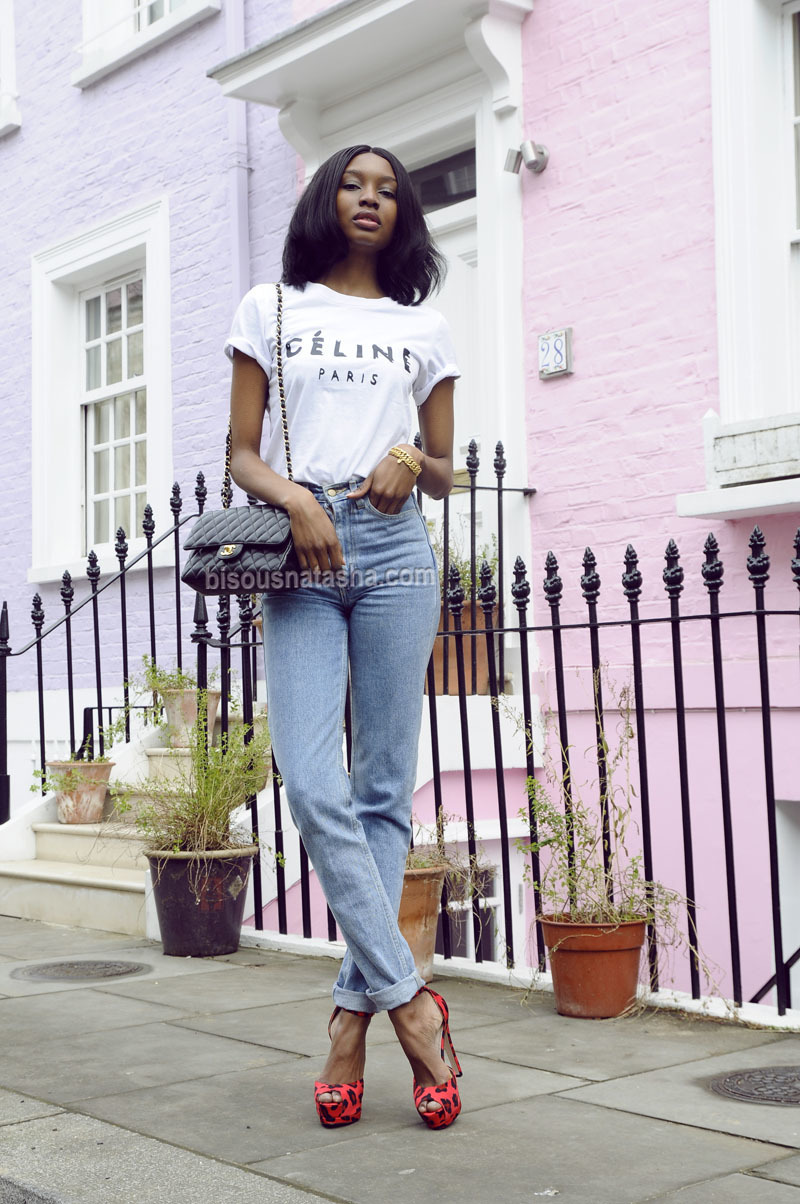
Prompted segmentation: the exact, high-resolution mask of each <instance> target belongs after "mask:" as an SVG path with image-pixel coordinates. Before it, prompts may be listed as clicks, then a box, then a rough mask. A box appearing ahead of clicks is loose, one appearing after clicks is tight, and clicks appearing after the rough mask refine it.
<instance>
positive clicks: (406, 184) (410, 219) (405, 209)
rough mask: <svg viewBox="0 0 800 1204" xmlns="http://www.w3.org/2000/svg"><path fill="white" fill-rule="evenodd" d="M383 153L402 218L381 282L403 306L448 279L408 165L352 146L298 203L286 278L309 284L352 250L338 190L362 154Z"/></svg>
mask: <svg viewBox="0 0 800 1204" xmlns="http://www.w3.org/2000/svg"><path fill="white" fill-rule="evenodd" d="M370 152H371V153H372V154H374V155H380V157H381V158H382V159H386V161H387V162H388V163H390V164H391V166H392V170H393V172H394V174H395V178H396V180H397V222H396V225H395V228H394V234H393V236H392V240H391V242H390V243H389V245H388V246H387V247H385V248H384V250H383V251H381V252H380V254H379V256H378V264H377V269H378V284H379V285H380V287H381V288H382V289H383V291H384V292H385V293H386V295H387V296H389V297H391V298H392V300H394V301H398V302H399V303H400V304H401V305H419V303H420V301H424V300H425V298H426V297H428V296H430V294H431V293H433V292H435V291H436V289H437V288H439V286H440V285H441V283H442V281H443V280H444V275H445V262H444V259H443V258H442V255H441V254H440V253H439V251H437V249H436V247H435V246H434V244H433V240H432V239H431V236H430V233H429V232H428V227H427V225H426V223H425V217H424V215H423V212H422V206H421V204H420V202H419V198H418V197H417V194H416V192H415V191H414V186H413V184H412V183H411V179H410V177H409V174H408V172H407V171H406V169H405V168H404V167H403V164H402V163H401V162H400V160H399V159H398V158H397V156H396V155H393V154H392V153H391V151H387V150H383V149H382V148H381V147H379V146H346V147H344V149H343V150H340V151H336V153H335V154H333V155H331V157H330V158H329V159H326V160H325V162H324V163H323V164H322V165H321V167H319V168H318V169H317V171H316V172H315V173H314V176H313V178H312V180H311V183H310V184H309V185H308V187H307V188H306V190H305V192H304V193H303V195H302V196H301V197H300V200H299V201H298V202H297V206H296V208H295V211H294V213H293V214H292V220H291V221H290V222H289V230H288V232H287V235H286V242H285V243H284V245H283V276H282V279H283V283H284V284H292V285H294V286H295V288H301V289H302V288H305V286H306V285H307V284H308V283H309V281H312V280H319V279H320V277H321V276H324V275H325V274H326V272H329V271H330V269H331V268H332V267H333V265H334V264H335V263H338V261H339V260H340V259H344V258H345V256H346V255H347V251H348V244H347V239H346V238H345V236H344V233H343V232H342V230H341V228H340V226H339V219H338V216H337V213H336V194H337V193H338V191H339V185H340V184H341V182H342V176H343V175H344V172H345V168H346V167H347V165H348V163H349V162H350V160H351V159H354V158H355V157H356V155H364V154H367V153H370Z"/></svg>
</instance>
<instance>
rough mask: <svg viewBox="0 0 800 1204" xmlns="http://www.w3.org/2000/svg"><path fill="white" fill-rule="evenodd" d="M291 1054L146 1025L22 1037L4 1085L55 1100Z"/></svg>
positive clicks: (9, 1058)
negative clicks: (47, 1038)
mask: <svg viewBox="0 0 800 1204" xmlns="http://www.w3.org/2000/svg"><path fill="white" fill-rule="evenodd" d="M291 1056H292V1055H291V1054H285V1053H283V1052H280V1051H276V1050H271V1049H265V1048H263V1047H261V1046H248V1045H244V1044H242V1043H241V1042H239V1041H226V1040H225V1038H224V1037H214V1036H210V1035H207V1034H205V1033H195V1032H189V1031H188V1030H187V1029H180V1028H176V1027H174V1026H172V1025H170V1024H164V1023H156V1024H140V1025H138V1026H136V1027H133V1028H117V1029H112V1030H110V1031H106V1032H80V1033H68V1034H66V1035H65V1036H63V1037H61V1038H58V1039H56V1038H51V1039H50V1040H47V1041H39V1040H37V1039H36V1037H35V1035H32V1036H31V1039H30V1040H27V1041H21V1042H17V1044H16V1045H13V1046H10V1047H8V1048H4V1049H3V1058H2V1084H3V1086H4V1087H6V1088H12V1089H16V1090H19V1091H22V1092H27V1093H28V1094H31V1095H36V1096H38V1097H40V1098H42V1099H46V1100H50V1101H52V1102H53V1103H58V1104H64V1103H68V1102H70V1101H76V1100H84V1099H91V1098H92V1097H93V1096H96V1095H108V1094H110V1093H112V1092H115V1093H117V1092H125V1091H133V1090H135V1089H136V1088H139V1087H151V1086H154V1085H156V1084H160V1083H170V1082H179V1081H181V1080H183V1079H191V1078H197V1079H199V1078H205V1077H207V1076H209V1075H215V1074H223V1073H225V1072H228V1071H231V1070H249V1069H251V1068H253V1067H255V1066H265V1065H268V1064H269V1063H270V1062H274V1061H276V1060H279V1059H282V1058H291Z"/></svg>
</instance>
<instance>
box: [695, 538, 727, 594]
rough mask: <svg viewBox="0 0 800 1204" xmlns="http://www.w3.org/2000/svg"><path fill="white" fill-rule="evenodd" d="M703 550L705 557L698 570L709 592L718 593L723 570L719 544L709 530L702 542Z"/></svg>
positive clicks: (720, 587)
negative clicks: (704, 540)
mask: <svg viewBox="0 0 800 1204" xmlns="http://www.w3.org/2000/svg"><path fill="white" fill-rule="evenodd" d="M703 551H704V552H705V554H706V558H705V561H704V563H703V564H702V565H701V566H700V572H701V573H702V574H703V581H704V582H705V587H706V589H707V590H708V592H709V593H710V594H718V593H719V591H720V590H721V589H722V577H723V574H724V572H725V570H724V568H723V565H722V561H721V560H720V558H719V544H718V543H717V540H716V538H715V536H714V534H713V533H712V532H711V531H709V533H708V538H707V539H706V542H705V543H704V544H703Z"/></svg>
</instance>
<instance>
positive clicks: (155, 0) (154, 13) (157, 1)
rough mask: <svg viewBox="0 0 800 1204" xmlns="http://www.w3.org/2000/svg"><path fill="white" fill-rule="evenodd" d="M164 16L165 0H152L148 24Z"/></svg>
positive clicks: (149, 7)
mask: <svg viewBox="0 0 800 1204" xmlns="http://www.w3.org/2000/svg"><path fill="white" fill-rule="evenodd" d="M163 16H164V0H150V4H149V5H148V7H147V24H148V25H152V24H153V22H154V21H158V19H159V18H160V17H163Z"/></svg>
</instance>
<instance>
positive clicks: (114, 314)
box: [106, 288, 122, 334]
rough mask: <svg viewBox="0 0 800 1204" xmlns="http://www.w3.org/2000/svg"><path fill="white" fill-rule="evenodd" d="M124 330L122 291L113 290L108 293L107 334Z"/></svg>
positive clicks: (118, 289)
mask: <svg viewBox="0 0 800 1204" xmlns="http://www.w3.org/2000/svg"><path fill="white" fill-rule="evenodd" d="M118 330H122V289H120V288H112V289H110V290H109V291H108V292H107V293H106V334H114V333H115V332H116V331H118Z"/></svg>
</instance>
